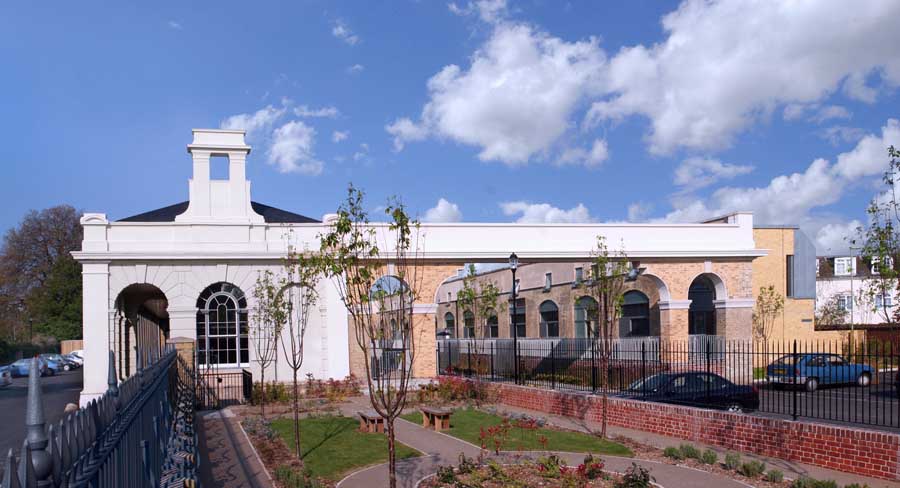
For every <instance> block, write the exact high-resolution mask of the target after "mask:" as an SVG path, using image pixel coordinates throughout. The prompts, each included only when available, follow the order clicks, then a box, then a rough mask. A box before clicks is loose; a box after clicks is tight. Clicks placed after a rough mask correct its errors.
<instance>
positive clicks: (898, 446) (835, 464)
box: [497, 385, 900, 480]
mask: <svg viewBox="0 0 900 488" xmlns="http://www.w3.org/2000/svg"><path fill="white" fill-rule="evenodd" d="M497 387H498V390H499V398H500V402H501V403H505V404H507V405H511V406H516V407H521V408H527V409H531V410H537V411H540V412H545V413H549V414H554V415H564V416H568V417H575V418H578V419H587V420H591V421H595V422H599V421H600V420H601V408H602V407H601V399H600V397H597V396H592V395H584V394H577V393H563V392H559V391H552V390H543V389H537V388H530V387H525V386H515V385H498V386H497ZM609 423H610V425H617V426H620V427H625V428H629V429H635V430H642V431H646V432H653V433H656V434H661V435H665V436H669V437H676V438H679V439H685V440H690V441H694V442H700V443H704V444H710V445H715V446H719V447H723V448H726V449H733V450H735V451H743V452H748V453H755V454H760V455H764V456H769V457H775V458H780V459H787V460H790V461H798V462H802V463H806V464H811V465H814V466H821V467H824V468H829V469H834V470H837V471H843V472H847V473H853V474H859V475H864V476H872V477H876V478H883V479H890V480H895V479H900V472H898V456H900V435H898V434H893V433H885V432H876V431H871V430H863V429H856V428H850V427H842V426H832V425H824V424H814V423H807V422H792V421H789V420H782V419H773V418H763V417H757V416H753V415H743V414H735V413H728V412H721V411H715V410H703V409H697V408H691V407H682V406H677V405H666V404H660V403H652V402H640V401H633V400H623V399H618V398H610V399H609Z"/></svg>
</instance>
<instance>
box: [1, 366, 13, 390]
mask: <svg viewBox="0 0 900 488" xmlns="http://www.w3.org/2000/svg"><path fill="white" fill-rule="evenodd" d="M11 384H12V372H10V371H9V368H7V367H6V366H4V367H2V368H0V388H6V387H7V386H9V385H11Z"/></svg>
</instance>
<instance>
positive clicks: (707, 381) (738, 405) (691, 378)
mask: <svg viewBox="0 0 900 488" xmlns="http://www.w3.org/2000/svg"><path fill="white" fill-rule="evenodd" d="M622 396H625V397H627V398H633V399H639V400H649V401H656V402H665V403H677V404H682V405H694V406H700V407H708V408H720V409H724V410H728V411H729V412H741V411H751V410H756V409H758V408H759V391H758V390H757V389H756V387H755V386H753V385H736V384H734V383H732V382H730V381H728V380H727V379H725V378H723V377H721V376H719V375H717V374H714V373H704V372H687V373H660V374H655V375H653V376H648V377H647V378H644V379H641V380H638V381H635V382H634V383H632V384H631V385H629V386H628V388H627V389H626V390H625V392H624V393H622Z"/></svg>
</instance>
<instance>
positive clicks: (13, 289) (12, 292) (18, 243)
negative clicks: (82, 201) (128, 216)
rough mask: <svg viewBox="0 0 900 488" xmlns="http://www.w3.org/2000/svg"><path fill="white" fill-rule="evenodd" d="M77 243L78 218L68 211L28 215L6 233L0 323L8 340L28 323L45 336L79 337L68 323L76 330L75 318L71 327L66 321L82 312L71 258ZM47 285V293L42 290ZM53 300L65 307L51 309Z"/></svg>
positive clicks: (78, 278) (64, 208)
mask: <svg viewBox="0 0 900 488" xmlns="http://www.w3.org/2000/svg"><path fill="white" fill-rule="evenodd" d="M81 239H82V228H81V223H80V221H79V212H78V211H76V210H75V209H74V208H73V207H71V206H69V205H60V206H56V207H52V208H48V209H44V210H41V211H40V212H38V211H35V210H32V211H30V212H28V213H27V214H26V215H25V217H24V218H23V219H22V221H21V222H20V223H19V225H18V226H16V227H15V228H12V229H10V230H8V231H7V232H6V234H5V235H4V236H3V245H2V249H0V317H2V320H3V322H5V323H3V324H2V325H3V326H4V328H5V329H6V330H7V335H9V336H13V337H16V336H18V337H21V335H19V334H17V331H16V329H15V327H16V326H19V327H21V324H22V323H23V322H27V321H28V320H29V319H30V320H32V321H33V322H34V323H35V325H36V326H37V327H38V329H39V330H40V328H41V327H42V326H44V327H45V330H46V331H48V332H49V333H60V334H64V335H60V336H58V337H57V338H59V339H66V338H70V337H77V336H78V334H77V333H73V332H72V331H73V323H77V324H78V328H79V329H80V324H81V317H80V314H79V317H78V318H77V319H76V321H75V322H73V321H72V319H71V317H72V314H73V312H74V310H75V307H76V306H77V307H79V308H80V306H81V275H80V271H79V272H78V273H76V272H75V270H79V269H80V267H79V265H78V263H77V262H75V261H74V260H72V257H71V254H70V253H71V252H72V251H74V250H77V249H79V248H80V246H81ZM58 261H66V262H65V263H64V264H59V265H57V262H58ZM51 275H55V277H53V276H51ZM48 282H52V289H51V290H49V291H47V290H43V288H44V286H45V285H47V284H48ZM58 299H64V300H65V302H64V303H56V304H54V303H51V302H52V300H58ZM76 302H77V304H76ZM36 309H37V310H36ZM50 331H54V332H50ZM18 337H16V338H17V339H18Z"/></svg>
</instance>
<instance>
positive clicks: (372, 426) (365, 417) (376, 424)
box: [357, 410, 384, 433]
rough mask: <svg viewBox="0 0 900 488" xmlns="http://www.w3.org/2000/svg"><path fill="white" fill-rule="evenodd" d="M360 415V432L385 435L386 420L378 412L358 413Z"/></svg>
mask: <svg viewBox="0 0 900 488" xmlns="http://www.w3.org/2000/svg"><path fill="white" fill-rule="evenodd" d="M357 413H358V414H359V430H360V431H361V432H381V433H384V419H383V418H381V415H378V412H376V411H374V410H369V411H367V412H357Z"/></svg>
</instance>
